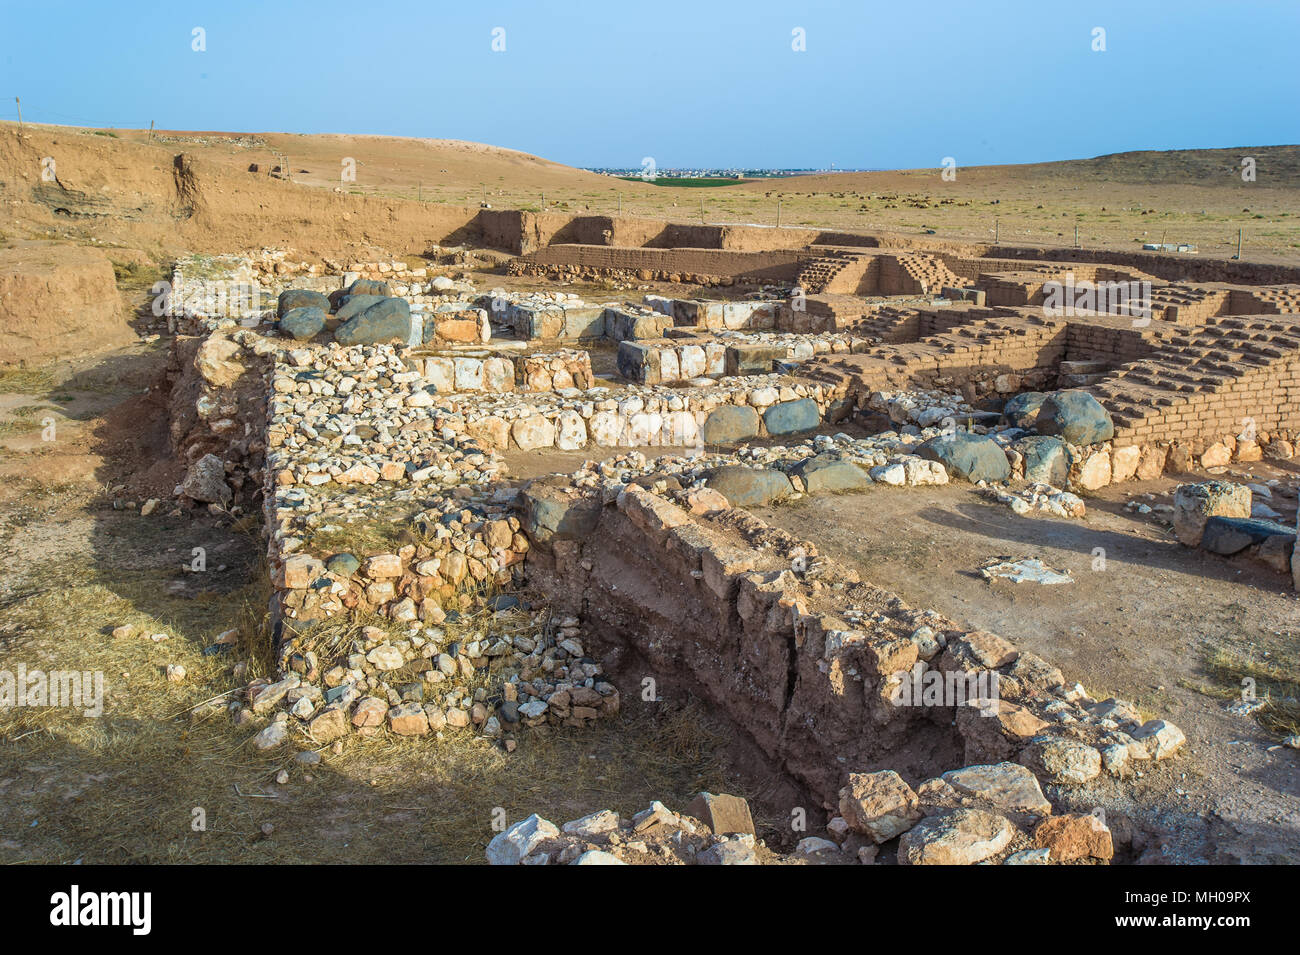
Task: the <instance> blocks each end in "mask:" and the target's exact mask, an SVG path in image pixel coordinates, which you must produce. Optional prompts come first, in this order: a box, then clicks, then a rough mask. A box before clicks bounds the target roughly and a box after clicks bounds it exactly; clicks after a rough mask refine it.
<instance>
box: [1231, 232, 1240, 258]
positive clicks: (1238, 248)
mask: <svg viewBox="0 0 1300 955" xmlns="http://www.w3.org/2000/svg"><path fill="white" fill-rule="evenodd" d="M1233 258H1234V259H1240V258H1241V230H1240V229H1238V230H1237V254H1236V255H1234V256H1233Z"/></svg>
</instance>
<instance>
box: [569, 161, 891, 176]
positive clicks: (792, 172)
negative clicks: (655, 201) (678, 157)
mask: <svg viewBox="0 0 1300 955" xmlns="http://www.w3.org/2000/svg"><path fill="white" fill-rule="evenodd" d="M582 168H584V169H586V170H587V171H588V172H597V173H600V174H601V175H603V176H614V177H616V178H619V179H781V178H784V177H786V176H807V175H813V174H815V173H829V172H868V171H869V170H866V169H837V168H835V167H831V168H829V169H811V168H809V169H737V168H734V167H726V168H722V167H715V166H703V167H699V168H695V169H685V168H681V169H679V168H673V169H663V168H656V167H654V166H650V165H648V164H647V165H644V166H584V167H582Z"/></svg>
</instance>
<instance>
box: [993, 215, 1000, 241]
mask: <svg viewBox="0 0 1300 955" xmlns="http://www.w3.org/2000/svg"><path fill="white" fill-rule="evenodd" d="M1001 229H1002V220H1001V219H997V218H995V219H994V220H993V244H994V245H997V244H998V236H999V234H1000V232H1001Z"/></svg>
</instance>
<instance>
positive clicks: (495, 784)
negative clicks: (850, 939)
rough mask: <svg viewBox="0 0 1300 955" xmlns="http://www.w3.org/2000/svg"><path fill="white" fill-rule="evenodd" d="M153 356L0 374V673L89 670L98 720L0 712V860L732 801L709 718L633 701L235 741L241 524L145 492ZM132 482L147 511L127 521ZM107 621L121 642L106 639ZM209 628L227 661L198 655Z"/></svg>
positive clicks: (163, 857)
mask: <svg viewBox="0 0 1300 955" xmlns="http://www.w3.org/2000/svg"><path fill="white" fill-rule="evenodd" d="M164 360H165V352H164V350H163V346H162V345H161V344H159V343H152V344H150V343H144V342H141V343H137V344H135V345H132V346H128V347H127V348H123V349H117V350H114V351H111V352H106V353H102V354H100V355H97V356H91V357H86V358H82V359H78V360H76V361H74V362H64V363H59V364H57V365H52V366H46V367H42V368H39V369H35V370H29V371H22V372H9V373H5V374H3V375H0V669H8V670H10V671H11V672H12V671H14V670H15V669H16V667H17V666H18V665H19V664H23V665H25V666H26V667H27V668H28V669H29V670H31V669H35V668H37V667H40V668H42V669H44V670H47V671H48V670H55V669H62V670H78V671H90V672H93V671H99V672H102V674H103V677H104V681H105V682H104V685H105V703H104V713H103V715H102V716H100V717H87V716H85V715H84V714H83V713H82V712H81V711H77V710H71V709H67V708H46V709H34V708H31V709H29V708H15V709H13V710H10V711H8V712H6V713H4V714H3V715H0V862H4V863H17V862H47V863H70V862H74V861H78V862H84V863H86V864H91V863H127V862H153V863H161V862H226V863H272V862H277V863H278V862H296V863H310V862H360V863H365V862H410V863H428V862H458V863H464V862H468V863H482V862H483V861H484V856H483V849H484V847H485V846H486V844H487V842H488V841H489V840H490V839H491V838H492V836H493V835H495V831H494V830H493V828H492V825H493V821H494V818H496V817H495V816H494V811H495V810H497V809H498V807H499V808H500V809H504V810H505V817H506V818H507V819H508V820H509V821H515V820H517V819H519V818H522V817H523V816H525V815H527V814H528V813H531V812H534V811H536V812H539V813H541V814H542V815H544V816H546V817H547V818H550V819H552V820H555V821H557V822H563V821H567V820H568V819H572V818H576V817H578V816H580V815H583V814H585V813H586V812H588V811H591V810H593V809H597V808H610V809H614V810H616V811H618V812H620V813H623V814H629V815H630V814H632V813H634V812H636V811H639V810H641V809H643V808H645V807H646V806H647V805H649V802H650V801H651V800H652V799H660V800H663V801H665V802H666V803H667V804H669V805H670V806H674V807H676V808H683V807H684V806H685V805H686V804H687V802H689V800H690V798H691V797H692V796H693V795H694V794H695V793H696V792H698V791H699V790H701V789H708V790H712V791H715V792H735V793H739V794H742V795H749V796H754V795H756V792H755V786H761V781H759V782H758V783H755V781H754V780H753V779H752V778H749V777H742V776H741V775H740V774H739V772H738V771H737V769H736V767H735V765H734V762H735V760H734V751H733V749H732V747H731V746H730V745H729V741H728V738H727V736H726V733H725V729H724V727H722V726H720V725H719V724H717V723H716V722H715V721H714V720H713V719H712V718H711V717H710V716H709V714H707V713H705V712H702V711H700V710H698V709H697V708H696V707H694V706H692V705H686V706H666V705H663V704H642V703H641V702H640V701H639V699H636V698H634V697H635V694H628V699H627V701H626V703H625V705H624V708H623V711H622V712H621V713H620V714H619V716H618V717H617V718H615V719H612V720H608V721H604V722H602V723H599V724H597V725H595V726H594V727H593V728H590V729H586V730H581V731H578V730H556V731H551V732H531V733H529V734H527V735H525V736H521V738H520V740H519V747H518V749H516V750H515V752H514V753H509V754H508V753H506V752H505V751H504V750H503V749H502V748H500V747H499V746H494V745H491V744H486V743H484V742H482V741H481V740H479V739H477V738H473V737H470V736H467V735H464V736H462V735H456V734H452V735H449V736H448V738H447V739H445V740H441V741H418V742H412V741H409V740H399V739H385V740H371V741H366V742H365V743H364V744H357V743H356V741H355V740H354V741H350V742H349V743H348V744H347V746H345V747H344V749H343V751H342V752H341V753H335V752H334V751H333V750H332V749H328V748H327V749H325V750H323V751H322V752H321V753H320V756H321V762H320V763H319V764H318V765H315V766H304V765H302V764H300V763H297V762H295V761H294V760H293V759H292V755H293V754H292V753H279V754H263V753H259V752H257V751H256V750H254V749H253V748H252V747H251V746H250V745H249V740H250V739H251V736H252V734H253V731H254V728H252V727H243V728H240V727H236V726H235V725H234V723H233V721H232V720H231V719H230V717H229V716H228V715H227V714H226V711H225V704H226V702H227V700H228V698H229V697H228V694H229V693H230V691H232V690H233V689H236V688H238V687H240V686H242V685H243V684H244V683H245V682H246V681H247V677H244V678H243V679H238V678H237V677H236V675H235V672H234V671H235V667H236V666H237V665H238V664H241V663H242V664H244V665H246V666H247V667H248V673H249V675H257V674H258V673H262V672H266V669H267V667H268V665H269V659H268V657H269V649H268V643H267V640H266V638H265V635H264V634H263V632H262V630H261V624H262V621H263V615H264V608H265V605H266V600H267V597H268V596H269V589H268V584H267V577H266V570H265V566H264V564H263V562H262V558H261V554H262V550H263V545H262V543H261V540H260V528H259V527H258V526H257V524H256V523H255V522H254V521H253V520H251V519H249V518H243V519H240V518H235V517H232V516H231V515H225V514H209V513H208V512H206V511H202V510H200V511H196V512H189V511H184V512H182V511H180V510H179V509H177V508H176V507H175V506H174V504H173V503H172V500H171V498H170V494H168V493H166V491H163V490H162V489H163V487H164V485H166V484H167V483H168V480H169V478H168V474H169V473H170V472H169V468H171V467H172V464H171V462H170V461H169V460H168V459H167V457H166V449H165V418H163V417H161V409H160V408H159V407H157V406H156V405H155V404H154V403H153V401H152V399H151V397H150V394H149V393H147V392H146V390H145V389H147V388H149V387H150V385H151V383H153V382H154V381H156V376H157V374H158V372H159V370H160V369H161V367H162V365H163V363H164ZM24 409H37V410H36V411H26V410H24ZM50 418H52V420H53V421H54V422H55V427H54V431H53V437H54V440H52V441H45V440H43V439H42V432H43V429H44V428H45V427H46V426H47V425H46V424H45V422H46V420H47V419H50ZM160 442H161V443H160ZM170 480H171V481H173V482H174V480H175V476H174V474H172V476H171V478H170ZM167 490H169V488H168V489H167ZM154 493H161V494H162V497H163V499H162V504H161V506H160V507H159V508H158V510H157V511H155V512H154V513H153V514H151V515H150V516H148V517H142V516H141V515H140V510H139V507H140V504H141V503H143V500H144V495H146V494H154ZM197 546H201V547H203V548H204V549H205V552H206V558H207V567H206V570H205V571H203V572H202V573H196V572H193V571H191V570H190V569H189V565H190V564H191V560H192V558H191V554H192V550H193V548H194V547H197ZM123 624H131V625H133V626H134V627H135V630H136V632H135V634H134V635H133V636H131V637H128V638H116V639H115V638H113V637H112V636H111V630H112V629H113V628H114V627H117V626H120V625H123ZM229 629H237V630H238V631H239V642H238V644H237V645H236V646H235V648H234V649H233V651H230V652H224V653H216V654H211V655H210V650H211V647H212V646H213V640H214V638H215V637H216V636H217V635H218V634H220V633H222V632H224V631H226V630H229ZM153 635H159V636H160V637H161V638H162V639H159V640H154V639H151V637H152V636H153ZM205 650H208V651H209V653H205ZM168 664H180V665H182V666H184V667H185V669H186V671H187V675H186V678H185V680H184V681H183V682H181V683H172V682H168V681H167V680H166V679H165V677H164V670H165V667H166V666H167V665H168ZM281 770H287V771H288V772H289V774H290V779H289V781H288V782H287V783H285V784H283V785H282V784H279V783H277V782H276V776H277V774H278V773H279V772H280V771H281ZM756 803H757V800H756ZM200 817H201V819H202V829H201V831H200V829H199V828H198V826H199V823H198V822H197V820H199V819H200ZM759 823H760V825H761V826H764V827H766V828H765V831H767V832H768V833H770V834H772V835H773V836H775V835H776V834H777V831H776V829H775V821H774V820H765V819H763V817H762V816H761V815H760V816H759Z"/></svg>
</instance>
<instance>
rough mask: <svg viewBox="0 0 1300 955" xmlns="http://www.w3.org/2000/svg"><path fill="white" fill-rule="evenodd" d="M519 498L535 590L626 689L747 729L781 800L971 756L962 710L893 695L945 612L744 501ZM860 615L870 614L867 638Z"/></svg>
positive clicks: (559, 495)
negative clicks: (911, 637)
mask: <svg viewBox="0 0 1300 955" xmlns="http://www.w3.org/2000/svg"><path fill="white" fill-rule="evenodd" d="M520 508H521V511H522V520H523V522H524V525H525V527H526V528H527V529H528V532H529V534H530V539H531V540H532V542H533V543H534V547H533V548H532V549H531V550H530V552H529V559H528V564H527V576H528V584H529V587H530V588H531V589H535V590H537V591H540V592H543V593H545V594H546V595H547V596H548V599H549V600H550V601H551V604H552V606H554V607H555V608H556V609H557V610H558V611H560V612H564V613H571V614H574V615H576V616H579V617H580V619H581V620H582V623H583V631H584V634H588V635H589V636H588V640H589V642H591V643H592V649H593V651H594V652H596V653H597V654H598V655H599V656H600V657H601V659H602V660H604V661H606V663H607V665H608V666H609V668H610V670H611V672H613V673H614V674H616V675H617V677H618V680H619V683H620V685H621V686H622V687H623V688H624V692H625V693H640V694H641V695H642V698H643V699H649V700H654V699H661V700H665V701H667V700H673V701H677V700H683V699H695V700H698V701H701V702H703V703H705V704H706V705H707V706H708V707H709V708H710V709H711V710H712V711H713V712H714V713H715V714H716V715H718V716H720V717H721V718H723V719H724V720H725V721H726V722H727V723H729V724H730V725H731V726H733V727H734V728H735V732H736V736H737V738H738V739H739V740H741V741H742V743H743V745H742V751H747V752H748V753H749V754H751V755H752V756H753V757H754V758H755V760H756V764H755V765H754V766H753V767H752V770H753V775H755V776H756V777H762V778H764V779H766V780H768V781H769V785H768V788H769V790H770V792H771V802H772V803H773V807H774V808H776V807H780V808H782V809H789V808H792V807H794V806H796V805H797V806H803V807H805V808H810V809H813V810H814V811H819V812H820V811H824V810H831V809H833V808H834V807H835V806H836V804H837V801H838V792H839V789H840V787H841V786H842V785H843V783H844V780H845V778H846V776H847V774H848V773H849V772H874V771H877V770H881V769H892V770H895V771H896V772H898V773H899V774H900V775H902V776H903V777H904V779H907V780H909V781H910V782H912V783H919V782H920V781H922V780H925V779H930V778H933V777H936V776H938V775H940V774H942V773H943V772H946V771H948V770H951V769H956V768H959V767H961V766H963V765H966V764H967V763H969V762H970V760H969V758H968V756H969V755H970V754H971V750H972V745H971V741H970V740H969V739H967V736H970V735H972V734H969V733H968V734H965V735H964V734H963V732H962V729H961V727H962V726H963V725H965V721H964V720H958V717H957V708H956V707H953V706H917V707H911V706H896V705H894V703H893V702H891V700H890V698H889V696H890V690H891V688H892V686H893V685H895V684H891V682H890V681H891V678H894V676H895V672H896V671H895V670H894V668H895V667H896V666H900V665H902V664H905V663H908V662H909V661H910V660H911V659H914V654H913V656H912V657H909V656H908V655H907V651H906V647H904V645H903V644H904V639H905V637H906V635H907V634H910V633H911V632H912V631H913V630H914V629H915V628H916V627H917V626H918V625H919V621H922V620H923V619H929V618H931V617H932V616H933V615H927V614H924V613H917V612H914V611H911V610H909V609H907V608H905V607H903V606H902V604H901V603H900V602H899V601H898V600H897V598H895V597H894V596H893V595H891V594H888V593H885V592H883V591H880V590H878V589H877V588H874V587H870V586H869V585H866V584H863V583H861V582H858V581H856V579H855V578H854V576H853V575H852V574H845V573H844V572H843V571H842V570H841V569H840V568H838V567H836V566H834V565H833V564H832V563H831V562H830V561H828V560H825V559H824V558H819V557H817V556H816V548H815V547H814V546H813V545H812V544H810V543H808V542H805V541H798V540H796V539H795V538H793V537H791V536H790V535H788V534H786V533H784V532H782V531H779V530H776V529H774V528H771V527H769V526H768V525H766V524H763V523H762V522H760V521H758V520H757V519H755V518H753V517H752V516H751V515H749V514H748V513H746V512H744V511H740V510H730V511H721V512H716V513H715V514H714V515H712V516H695V517H693V516H691V515H689V514H687V512H686V511H684V510H682V509H681V508H678V507H676V506H675V505H673V504H671V503H670V502H668V501H667V500H665V499H663V498H659V497H657V496H655V495H654V494H652V493H650V492H647V491H644V490H642V489H641V488H639V487H636V486H635V485H629V486H628V489H627V490H625V491H624V492H622V493H621V494H619V495H618V496H617V497H616V498H612V499H608V500H606V499H603V498H602V495H601V492H599V491H594V492H591V493H588V494H585V495H569V494H566V493H564V492H563V491H561V490H559V489H557V488H552V487H548V486H546V485H545V484H544V483H541V482H537V483H534V484H533V485H532V486H530V487H529V488H527V489H526V490H525V491H524V492H523V493H522V494H521V504H520ZM795 568H798V570H796V569H795ZM846 611H848V612H849V614H850V615H855V614H863V615H864V616H861V617H857V618H856V619H858V620H859V621H864V620H866V619H867V616H870V619H871V621H872V622H871V625H870V631H871V632H870V636H869V637H868V638H867V639H865V640H862V641H861V643H860V645H859V644H858V643H854V641H855V640H857V639H858V638H859V637H860V636H861V635H862V631H861V630H858V629H856V626H860V625H861V624H858V625H855V624H853V623H850V622H849V619H848V618H846V617H845V616H844V614H845V612H846ZM938 623H940V621H937V620H933V621H932V625H934V624H938ZM936 629H937V626H936ZM908 646H910V644H908ZM904 669H905V667H904ZM974 748H978V747H974ZM774 779H779V782H777V783H774V784H773V783H772V782H771V780H774Z"/></svg>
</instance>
